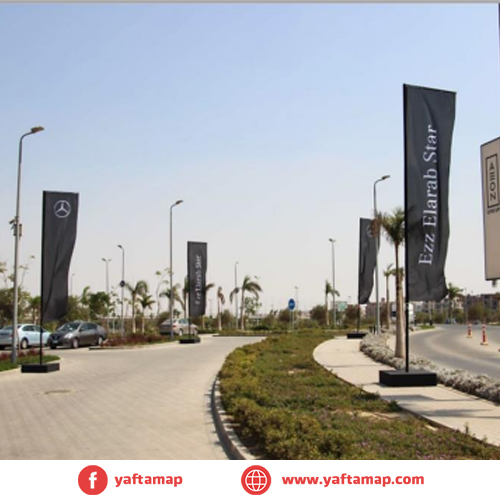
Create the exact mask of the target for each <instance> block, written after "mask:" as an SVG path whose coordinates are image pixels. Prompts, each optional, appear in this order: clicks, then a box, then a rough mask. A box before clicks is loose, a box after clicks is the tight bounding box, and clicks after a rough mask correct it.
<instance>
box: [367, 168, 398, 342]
mask: <svg viewBox="0 0 500 500" xmlns="http://www.w3.org/2000/svg"><path fill="white" fill-rule="evenodd" d="M389 177H390V175H384V176H382V177H381V178H380V179H377V180H376V181H375V182H374V183H373V217H374V218H376V217H377V214H378V212H377V184H378V183H379V182H382V181H385V180H386V179H389ZM379 233H380V228H379V227H378V226H377V234H376V235H375V247H376V253H375V300H376V302H377V335H379V334H380V302H379V296H378V247H379V238H380V234H379ZM396 271H397V272H399V269H398V270H396ZM387 307H389V304H387Z"/></svg>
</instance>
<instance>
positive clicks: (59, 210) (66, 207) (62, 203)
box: [54, 200, 71, 219]
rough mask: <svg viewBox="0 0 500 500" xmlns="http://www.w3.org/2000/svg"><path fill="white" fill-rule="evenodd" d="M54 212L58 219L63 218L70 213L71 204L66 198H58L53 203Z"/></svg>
mask: <svg viewBox="0 0 500 500" xmlns="http://www.w3.org/2000/svg"><path fill="white" fill-rule="evenodd" d="M54 213H55V215H56V217H59V219H65V218H66V217H68V216H69V214H70V213H71V205H70V204H69V202H68V201H66V200H59V201H58V202H56V204H55V205H54Z"/></svg>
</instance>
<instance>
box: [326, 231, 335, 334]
mask: <svg viewBox="0 0 500 500" xmlns="http://www.w3.org/2000/svg"><path fill="white" fill-rule="evenodd" d="M329 241H330V243H331V244H332V288H333V293H332V296H333V329H334V330H335V329H336V328H337V308H336V304H335V241H337V240H334V239H333V238H329ZM327 312H328V311H327Z"/></svg>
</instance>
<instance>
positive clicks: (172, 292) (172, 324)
mask: <svg viewBox="0 0 500 500" xmlns="http://www.w3.org/2000/svg"><path fill="white" fill-rule="evenodd" d="M182 202H183V200H177V201H176V202H175V203H174V204H173V205H171V206H170V299H169V309H170V340H173V339H174V287H173V274H174V273H173V269H172V267H173V263H172V210H173V209H174V207H176V206H177V205H180V204H181V203H182Z"/></svg>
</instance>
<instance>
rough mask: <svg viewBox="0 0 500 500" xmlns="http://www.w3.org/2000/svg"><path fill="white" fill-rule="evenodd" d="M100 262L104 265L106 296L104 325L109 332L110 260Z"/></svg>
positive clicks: (103, 259)
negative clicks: (106, 305) (106, 304)
mask: <svg viewBox="0 0 500 500" xmlns="http://www.w3.org/2000/svg"><path fill="white" fill-rule="evenodd" d="M102 261H103V262H104V263H105V264H106V295H107V296H108V307H106V325H107V327H108V330H109V263H110V262H111V259H105V258H104V257H102Z"/></svg>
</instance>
